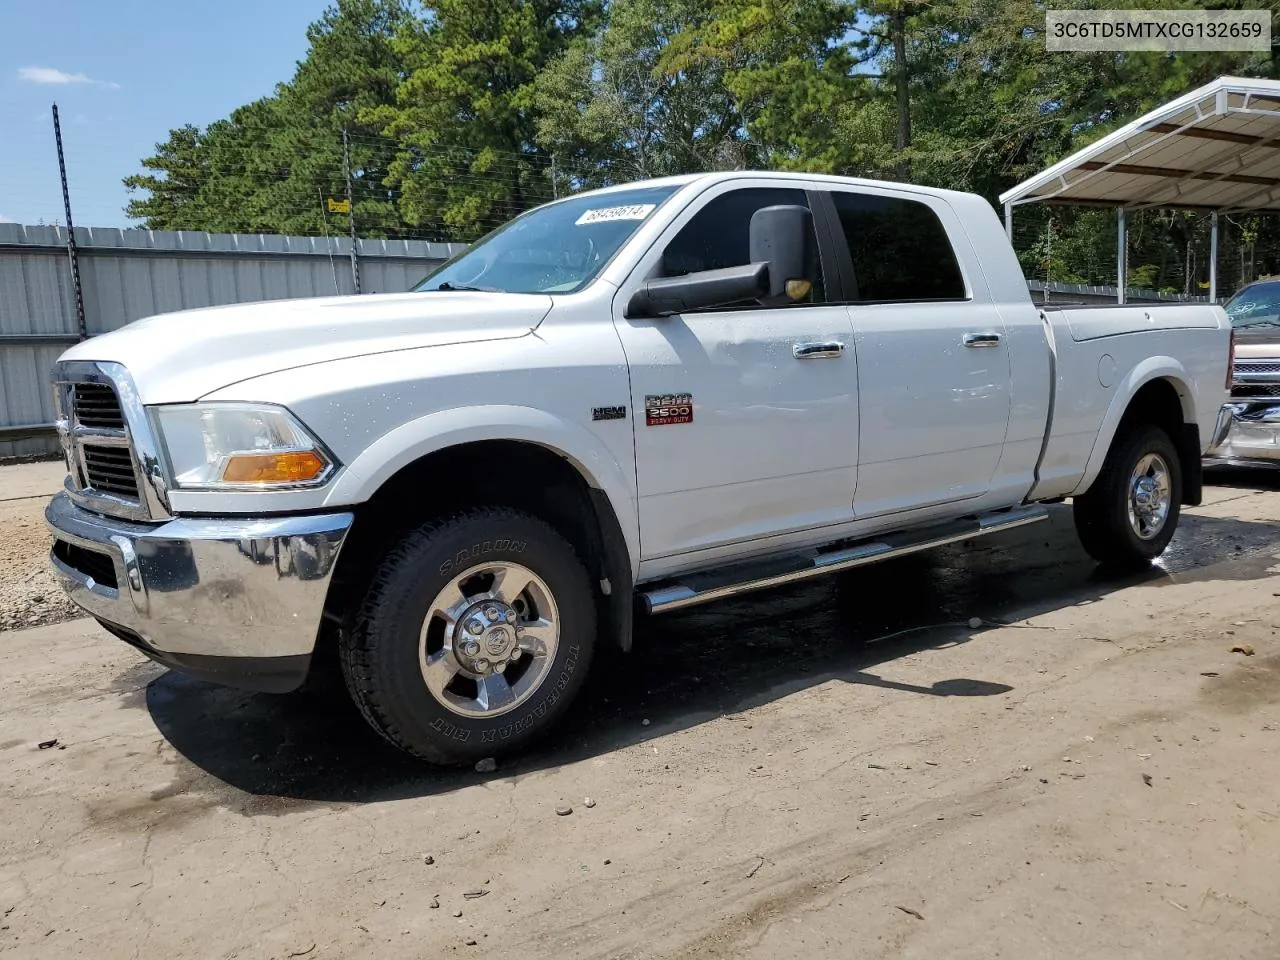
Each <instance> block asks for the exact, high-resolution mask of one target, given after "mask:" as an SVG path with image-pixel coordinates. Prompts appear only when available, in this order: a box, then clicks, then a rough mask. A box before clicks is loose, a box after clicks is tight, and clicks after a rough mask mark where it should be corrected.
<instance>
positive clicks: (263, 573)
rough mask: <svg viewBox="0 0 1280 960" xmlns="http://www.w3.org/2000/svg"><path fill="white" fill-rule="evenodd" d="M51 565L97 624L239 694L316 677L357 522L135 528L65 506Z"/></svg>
mask: <svg viewBox="0 0 1280 960" xmlns="http://www.w3.org/2000/svg"><path fill="white" fill-rule="evenodd" d="M45 520H46V522H47V523H48V525H49V527H50V528H51V529H52V530H53V534H54V546H53V550H52V553H51V561H52V563H53V567H54V570H55V572H56V573H57V574H58V577H59V579H60V580H61V581H62V584H63V587H64V588H65V589H66V591H67V593H68V594H69V595H70V596H71V599H72V600H73V601H75V603H76V604H78V605H79V606H80V607H81V608H83V609H84V610H85V611H86V612H88V613H89V614H91V615H92V616H94V617H96V618H97V619H98V620H99V621H100V622H102V624H103V626H105V627H107V629H109V630H110V631H111V632H112V633H114V634H115V635H116V636H118V637H120V638H121V639H124V640H126V641H127V642H129V643H131V644H133V645H134V646H135V647H137V648H138V649H139V650H141V651H142V652H143V653H145V654H147V655H148V656H150V657H151V658H152V659H154V660H157V661H159V662H161V663H164V664H166V665H167V666H171V667H173V668H174V669H177V670H179V671H181V672H183V673H187V674H190V675H193V676H196V677H199V678H201V679H209V680H213V681H215V682H219V683H225V684H227V685H229V686H240V687H245V688H248V689H255V690H268V691H276V692H283V691H285V690H290V689H293V688H294V687H297V686H298V685H299V684H301V683H302V681H303V679H305V677H306V673H307V669H308V666H309V664H310V660H311V653H312V651H313V649H314V648H315V641H316V634H317V632H318V630H319V627H320V618H321V613H322V610H323V607H324V601H325V595H326V593H327V592H328V589H329V581H330V579H331V578H332V576H333V569H334V565H335V564H336V562H337V559H338V553H339V551H340V550H341V548H342V544H343V541H344V540H345V538H346V535H347V531H348V530H349V529H350V527H351V521H352V515H351V514H350V513H336V514H324V515H307V516H286V517H258V518H243V519H197V518H181V519H176V520H170V521H169V522H167V523H163V524H158V525H157V524H147V523H135V522H131V521H128V520H121V519H116V518H111V517H104V516H100V515H98V514H95V513H90V512H89V511H87V510H84V509H82V508H80V507H78V506H76V505H75V503H73V502H72V501H71V499H70V498H69V497H68V496H67V495H66V494H59V495H58V496H56V497H54V498H53V500H52V501H50V503H49V506H48V507H47V508H46V509H45Z"/></svg>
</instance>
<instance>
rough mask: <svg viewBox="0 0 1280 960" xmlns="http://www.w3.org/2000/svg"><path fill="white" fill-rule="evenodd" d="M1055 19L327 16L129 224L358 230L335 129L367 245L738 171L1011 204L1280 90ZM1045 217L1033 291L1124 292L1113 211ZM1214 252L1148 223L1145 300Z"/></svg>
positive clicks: (961, 14) (792, 14) (1255, 256)
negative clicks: (1193, 102)
mask: <svg viewBox="0 0 1280 960" xmlns="http://www.w3.org/2000/svg"><path fill="white" fill-rule="evenodd" d="M1080 5H1081V4H1073V6H1080ZM1083 5H1092V6H1108V5H1109V4H1108V3H1105V2H1102V0H1088V2H1086V3H1085V4H1083ZM1126 5H1137V6H1149V7H1152V8H1161V9H1169V8H1170V7H1185V8H1187V9H1194V8H1197V7H1198V6H1199V4H1198V3H1193V2H1191V0H1138V2H1137V3H1136V4H1126ZM1249 5H1250V6H1252V5H1254V4H1253V3H1252V2H1251V3H1250V4H1249ZM1263 5H1264V6H1265V7H1266V8H1267V9H1271V10H1276V9H1280V0H1267V2H1266V3H1265V4H1263ZM1044 11H1045V7H1044V5H1043V4H1042V3H1040V2H1038V0H336V2H335V4H334V6H332V7H330V8H329V9H328V10H327V11H326V12H325V13H324V15H323V17H322V18H321V19H320V20H319V21H317V22H316V23H315V24H313V25H312V26H311V27H310V28H309V30H308V40H309V41H310V46H309V49H308V52H307V55H306V57H305V58H304V59H303V60H302V61H301V62H300V63H299V64H298V67H297V70H296V72H295V73H294V75H293V77H292V78H291V79H290V80H288V81H287V82H285V83H282V84H280V85H279V86H278V87H277V88H276V90H275V91H274V92H273V93H272V94H271V95H270V96H268V97H264V98H263V99H261V100H259V101H256V102H254V103H251V104H248V105H246V106H244V107H241V108H239V109H237V110H235V111H233V112H232V114H231V116H230V117H228V118H226V119H225V120H219V121H217V122H215V123H213V124H210V125H209V126H208V127H207V128H205V129H203V130H201V129H199V128H196V127H193V126H189V125H188V126H184V127H180V128H177V129H175V130H173V131H171V132H170V135H169V138H168V140H166V141H165V142H164V143H161V144H158V145H157V148H156V153H155V155H154V156H151V157H148V158H146V159H145V160H143V161H142V170H141V172H139V173H138V174H135V175H134V176H131V177H129V178H127V179H126V181H125V182H126V185H127V186H128V187H129V190H130V191H131V197H132V199H131V200H130V203H129V206H128V209H127V212H128V214H129V215H130V216H131V217H133V218H136V219H139V220H141V221H142V222H144V223H145V224H147V225H148V226H152V227H159V228H170V229H207V230H219V231H226V230H241V231H244V230H253V231H270V232H285V233H307V234H323V233H324V232H326V231H328V232H336V233H345V232H346V229H347V226H348V222H347V218H346V215H345V214H338V215H337V216H336V219H335V217H334V216H333V215H328V216H326V215H325V213H324V212H323V211H324V204H323V203H322V200H323V199H327V198H328V197H335V198H341V197H343V195H344V190H345V184H344V177H343V157H342V134H343V131H344V130H345V131H347V133H348V138H349V143H350V154H351V170H352V179H353V186H352V189H353V193H354V196H355V210H354V214H353V216H354V218H355V222H356V225H357V228H358V230H359V232H360V233H361V234H362V235H366V236H379V235H382V236H405V235H414V236H425V237H430V238H433V239H460V240H470V239H474V238H475V237H476V236H478V235H479V234H481V233H483V232H485V231H486V230H488V229H491V228H492V227H494V226H497V225H498V224H500V223H501V222H503V221H505V220H506V219H509V218H510V217H511V216H513V215H514V214H516V213H519V212H520V211H522V210H525V209H527V208H529V207H530V206H533V205H534V204H537V203H540V202H542V201H544V200H547V199H550V198H551V197H552V196H553V195H556V194H564V193H565V192H569V191H574V190H579V189H583V188H587V187H592V186H598V185H603V184H608V183H616V182H622V181H628V180H634V179H640V178H645V177H654V176H663V175H668V174H677V173H684V172H690V171H697V170H707V169H723V168H742V167H771V168H780V169H793V170H809V171H823V172H832V173H841V174H851V175H857V176H864V177H873V178H882V179H910V180H912V181H914V182H919V183H924V184H929V185H936V186H945V187H951V188H955V189H962V190H971V191H975V192H978V193H980V194H982V195H984V196H986V197H988V198H990V199H992V200H993V201H994V200H995V198H996V196H997V195H998V194H999V193H1000V192H1001V191H1003V190H1005V189H1007V188H1008V187H1009V186H1011V185H1012V184H1014V183H1016V182H1018V181H1020V180H1022V179H1024V178H1026V177H1027V176H1030V175H1031V174H1032V173H1034V172H1036V171H1038V170H1041V169H1043V168H1044V167H1045V166H1047V165H1049V164H1051V163H1053V162H1055V161H1056V160H1058V159H1060V158H1061V157H1063V156H1065V155H1067V154H1069V153H1071V152H1073V151H1075V150H1078V149H1079V148H1080V147H1081V146H1083V145H1084V144H1086V143H1088V142H1089V141H1091V140H1093V139H1095V138H1097V137H1099V136H1102V135H1104V134H1105V133H1107V132H1108V131H1110V130H1113V129H1115V128H1116V127H1117V126H1119V125H1121V124H1123V123H1126V122H1128V121H1130V120H1132V119H1133V118H1134V117H1136V116H1138V115H1139V114H1141V113H1142V112H1144V111H1146V110H1148V109H1150V108H1152V107H1154V106H1156V105H1157V104H1159V103H1162V102H1165V101H1167V100H1169V99H1171V98H1173V97H1175V96H1178V95H1180V94H1182V93H1184V92H1186V91H1187V90H1189V89H1191V88H1193V87H1195V86H1198V85H1200V84H1203V83H1206V82H1208V81H1209V80H1211V79H1212V78H1213V77H1215V76H1218V75H1220V74H1224V73H1231V74H1238V75H1246V76H1274V75H1276V73H1277V70H1276V65H1275V63H1274V61H1273V60H1272V58H1271V57H1270V56H1269V55H1259V54H1216V53H1215V54H1207V53H1206V54H1177V55H1174V54H1146V53H1143V54H1137V53H1134V54H1113V53H1093V54H1047V53H1046V52H1045V38H1044ZM1019 216H1020V217H1022V216H1023V214H1020V215H1019ZM1037 216H1038V219H1037ZM1049 216H1050V212H1049V211H1046V212H1045V213H1044V214H1043V215H1037V214H1034V213H1031V214H1029V217H1030V219H1029V221H1028V222H1027V223H1026V225H1025V226H1024V228H1023V229H1022V230H1021V231H1020V233H1019V234H1018V235H1017V236H1016V237H1015V240H1016V241H1017V243H1016V246H1017V247H1018V249H1019V255H1020V257H1021V259H1022V262H1023V266H1024V269H1025V270H1026V271H1027V274H1028V276H1030V277H1034V278H1037V279H1044V278H1046V277H1048V278H1050V279H1052V280H1062V281H1079V282H1109V281H1108V279H1107V274H1108V271H1111V272H1114V265H1115V230H1114V218H1113V215H1112V214H1110V213H1109V212H1107V211H1098V210H1076V211H1052V216H1053V217H1054V225H1053V229H1052V230H1050V229H1049V228H1048V217H1049ZM1232 230H1234V231H1235V233H1233V234H1232V236H1233V237H1238V239H1237V240H1231V241H1230V243H1229V244H1228V246H1229V247H1230V249H1227V250H1225V252H1224V256H1226V257H1228V258H1229V259H1230V260H1231V263H1232V264H1233V265H1238V276H1240V277H1245V276H1246V274H1248V273H1250V272H1252V271H1255V270H1260V269H1263V268H1265V267H1266V266H1267V265H1266V264H1265V263H1263V262H1262V260H1263V258H1262V257H1261V254H1260V253H1259V251H1260V250H1261V249H1263V248H1268V249H1269V248H1270V246H1275V245H1277V244H1280V228H1277V227H1276V226H1275V225H1273V224H1271V223H1270V222H1269V221H1268V222H1265V223H1262V222H1257V223H1255V222H1253V221H1249V222H1245V221H1240V222H1234V225H1233V226H1232ZM1205 242H1206V241H1205V225H1204V221H1203V218H1198V217H1194V216H1191V215H1187V214H1169V215H1166V214H1158V213H1155V212H1151V213H1148V214H1144V215H1142V216H1140V217H1136V218H1134V220H1133V239H1132V242H1131V249H1130V271H1131V278H1130V279H1131V281H1132V282H1134V283H1142V284H1144V285H1146V284H1150V285H1152V286H1156V287H1162V288H1165V289H1170V290H1176V291H1177V292H1184V291H1190V290H1191V289H1192V287H1193V286H1195V285H1196V284H1197V283H1199V282H1200V281H1199V280H1193V277H1201V276H1203V273H1204V263H1205V257H1206V252H1205ZM1224 249H1225V248H1224Z"/></svg>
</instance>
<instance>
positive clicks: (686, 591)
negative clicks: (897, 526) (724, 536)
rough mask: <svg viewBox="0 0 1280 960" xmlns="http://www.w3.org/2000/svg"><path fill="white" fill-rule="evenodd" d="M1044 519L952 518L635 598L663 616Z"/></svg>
mask: <svg viewBox="0 0 1280 960" xmlns="http://www.w3.org/2000/svg"><path fill="white" fill-rule="evenodd" d="M1048 516H1049V511H1048V510H1047V509H1045V508H1044V507H1043V506H1040V505H1039V504H1031V505H1029V506H1022V507H1013V508H1011V509H1009V510H1002V511H999V512H997V513H988V514H984V515H983V516H980V517H970V518H966V519H963V520H954V521H951V522H949V523H945V524H942V525H940V526H936V527H926V528H923V529H920V530H909V531H905V532H903V533H891V534H888V535H886V536H883V537H877V538H876V539H874V540H864V541H861V542H858V543H852V544H851V543H849V542H848V541H842V542H841V543H838V544H833V545H832V546H830V547H827V548H823V549H818V550H811V551H807V552H805V553H802V554H798V555H795V556H788V557H782V558H775V559H773V560H771V561H761V562H756V563H747V564H742V565H737V566H733V567H728V568H725V569H721V570H711V571H705V572H702V573H694V574H689V575H688V576H686V577H683V578H681V579H680V580H678V581H664V582H661V583H655V584H649V585H646V586H644V587H641V588H640V590H639V591H638V595H639V597H640V599H641V601H642V602H643V603H644V607H645V610H646V611H647V612H648V613H668V612H670V611H672V610H683V609H684V608H685V607H692V606H696V605H697V604H700V603H710V602H711V601H713V600H722V599H724V598H725V597H732V596H735V595H736V594H739V593H747V592H749V591H752V590H764V589H766V588H768V587H779V586H782V585H783V584H787V583H794V582H795V581H797V580H807V579H808V578H809V577H817V576H821V575H822V574H826V573H836V572H838V571H840V570H849V569H852V568H853V567H860V566H863V565H864V564H868V563H876V562H877V561H880V560H887V559H889V558H890V557H901V556H905V555H906V554H908V553H917V552H919V551H921V550H931V549H932V548H934V547H941V546H943V545H944V544H948V543H957V542H958V541H961V540H971V539H973V538H974V537H982V536H986V535H987V534H989V533H999V532H1000V531H1002V530H1012V529H1013V528H1014V527H1025V526H1026V525H1027V524H1030V523H1038V522H1039V521H1041V520H1045V519H1047V518H1048Z"/></svg>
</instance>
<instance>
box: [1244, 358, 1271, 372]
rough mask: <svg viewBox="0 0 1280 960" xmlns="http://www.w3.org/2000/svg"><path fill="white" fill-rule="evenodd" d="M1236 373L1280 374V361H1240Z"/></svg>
mask: <svg viewBox="0 0 1280 960" xmlns="http://www.w3.org/2000/svg"><path fill="white" fill-rule="evenodd" d="M1236 373H1280V360H1263V361H1260V362H1259V361H1254V360H1238V361H1236Z"/></svg>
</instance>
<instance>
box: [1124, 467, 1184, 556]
mask: <svg viewBox="0 0 1280 960" xmlns="http://www.w3.org/2000/svg"><path fill="white" fill-rule="evenodd" d="M1172 503H1173V485H1172V483H1171V482H1170V480H1169V465H1168V464H1167V463H1165V462H1164V458H1163V457H1161V456H1160V454H1158V453H1148V454H1147V455H1146V456H1145V457H1143V458H1142V459H1140V460H1139V461H1138V463H1137V465H1136V466H1135V467H1134V468H1133V475H1132V476H1131V477H1130V478H1129V503H1128V507H1129V526H1130V527H1131V528H1132V529H1133V532H1134V533H1136V534H1137V535H1138V537H1139V539H1141V540H1151V539H1153V538H1154V537H1155V536H1156V535H1157V534H1159V533H1160V531H1161V530H1162V529H1164V524H1165V521H1166V520H1168V519H1169V507H1170V506H1171V505H1172Z"/></svg>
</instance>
